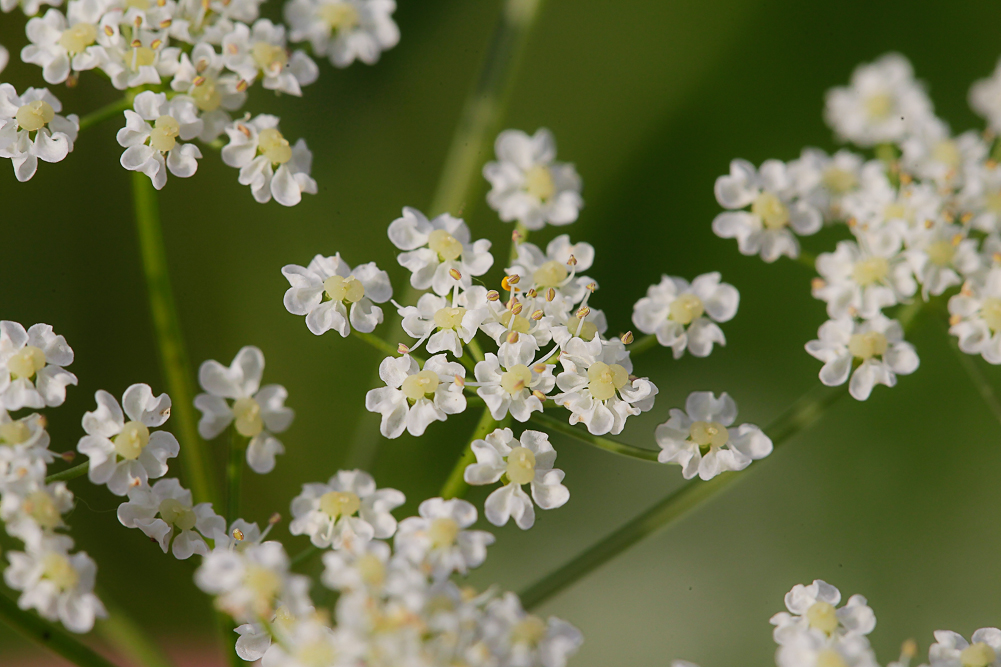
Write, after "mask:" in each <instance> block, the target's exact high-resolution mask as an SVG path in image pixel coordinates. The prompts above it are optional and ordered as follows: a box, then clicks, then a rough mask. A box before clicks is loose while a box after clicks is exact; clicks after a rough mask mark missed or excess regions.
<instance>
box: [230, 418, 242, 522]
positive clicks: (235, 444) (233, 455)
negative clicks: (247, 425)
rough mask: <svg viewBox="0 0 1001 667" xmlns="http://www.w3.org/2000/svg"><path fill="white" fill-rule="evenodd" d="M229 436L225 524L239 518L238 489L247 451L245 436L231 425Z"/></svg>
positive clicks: (240, 486) (240, 485) (240, 484)
mask: <svg viewBox="0 0 1001 667" xmlns="http://www.w3.org/2000/svg"><path fill="white" fill-rule="evenodd" d="M230 428H231V433H230V438H229V461H228V463H227V464H226V525H227V530H228V529H229V528H228V527H229V526H231V525H233V522H234V521H236V520H237V519H239V518H240V491H241V488H242V485H243V459H244V458H245V457H246V452H247V438H245V437H243V436H242V435H240V434H239V433H237V432H236V427H235V426H231V427H230Z"/></svg>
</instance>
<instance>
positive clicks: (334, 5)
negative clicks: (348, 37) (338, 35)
mask: <svg viewBox="0 0 1001 667" xmlns="http://www.w3.org/2000/svg"><path fill="white" fill-rule="evenodd" d="M316 13H317V14H318V15H319V17H320V19H321V20H322V21H323V22H324V23H326V24H327V25H329V26H330V29H331V30H333V31H340V30H350V29H352V28H354V27H357V26H358V24H359V23H360V22H361V17H359V16H358V10H357V9H355V8H354V6H352V5H351V4H350V3H347V2H329V3H324V4H321V5H320V6H319V7H318V8H317V10H316Z"/></svg>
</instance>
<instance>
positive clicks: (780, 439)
mask: <svg viewBox="0 0 1001 667" xmlns="http://www.w3.org/2000/svg"><path fill="white" fill-rule="evenodd" d="M847 393H848V391H847V388H846V387H845V386H841V387H836V388H833V389H832V388H829V387H817V388H815V389H814V390H813V391H810V392H807V393H806V394H805V395H804V396H802V397H801V398H800V399H799V400H798V401H796V403H794V404H793V406H792V407H791V408H789V409H788V410H787V411H786V412H784V413H783V414H782V415H781V416H779V418H778V419H776V420H775V421H774V422H772V423H771V424H770V425H769V426H768V427H767V428H766V429H765V432H766V433H767V434H768V436H769V437H770V438H771V439H772V444H773V445H774V446H775V448H776V449H777V448H778V447H779V446H780V445H782V444H783V443H784V442H786V441H788V440H789V438H791V437H792V436H793V435H795V434H797V433H799V432H800V431H802V430H803V429H805V428H807V427H808V426H810V425H812V424H813V423H814V422H816V421H817V419H819V418H820V416H821V415H822V414H823V413H824V411H825V410H826V409H827V408H828V407H829V406H830V405H831V404H832V403H834V402H835V401H837V400H838V399H839V398H841V397H842V396H845V395H846V394H847ZM533 417H534V415H533ZM757 465H760V464H757ZM751 469H752V470H755V469H757V466H752V468H751ZM747 474H748V472H747V471H743V472H740V473H735V472H726V473H723V474H721V475H718V476H716V477H714V478H713V479H711V480H709V481H708V482H703V481H702V480H693V481H690V482H688V483H686V484H685V485H684V486H682V487H681V488H680V489H678V490H677V491H675V492H674V493H672V494H670V495H669V496H667V497H666V498H664V499H663V500H661V501H660V502H659V503H657V504H656V505H654V506H653V507H651V508H650V509H648V510H647V511H645V512H643V513H642V514H640V515H639V516H638V517H636V518H635V519H633V520H632V521H630V522H629V523H627V524H626V525H624V526H622V527H621V528H619V529H618V530H616V531H615V532H613V533H612V534H611V535H609V536H608V537H606V538H605V539H603V540H601V541H600V542H598V543H597V544H595V545H594V546H592V547H590V548H589V549H587V550H586V551H584V552H583V553H582V554H580V555H579V556H577V557H575V558H574V559H573V560H571V561H570V562H568V563H567V564H565V565H563V566H562V567H560V568H559V569H558V570H556V571H555V572H552V573H550V574H548V575H546V576H545V577H543V578H542V579H541V580H539V581H537V582H536V583H534V584H532V585H531V586H530V587H529V588H528V589H526V590H525V591H524V592H523V593H522V594H521V600H522V604H523V605H524V606H525V608H526V609H531V608H533V607H536V606H538V605H540V604H542V603H543V602H545V601H546V600H548V599H549V598H550V597H552V596H553V595H556V594H557V593H559V592H560V591H562V590H563V589H565V588H566V587H568V586H570V585H571V584H573V583H574V582H576V581H577V580H579V579H581V578H583V577H584V576H586V575H587V574H589V573H590V572H592V571H593V570H595V569H597V568H598V567H600V566H602V565H604V564H605V563H607V562H608V561H610V560H611V559H612V558H614V557H615V556H617V555H619V554H620V553H622V552H623V551H625V550H626V549H628V548H629V547H631V546H633V545H634V544H636V543H637V542H639V541H640V540H642V539H643V538H645V537H648V536H649V535H652V534H653V533H654V532H656V531H658V530H659V529H661V528H663V527H664V526H666V525H668V524H670V523H671V522H673V521H675V520H676V519H679V518H681V517H682V516H684V515H685V514H687V513H688V511H689V510H691V509H694V508H695V507H698V506H699V505H701V504H702V503H703V502H704V501H706V500H708V499H710V498H712V497H714V496H715V495H716V494H718V493H719V492H720V491H722V490H723V489H726V488H728V487H729V486H730V485H732V484H733V483H734V482H736V481H737V480H738V479H744V478H745V477H746V476H747Z"/></svg>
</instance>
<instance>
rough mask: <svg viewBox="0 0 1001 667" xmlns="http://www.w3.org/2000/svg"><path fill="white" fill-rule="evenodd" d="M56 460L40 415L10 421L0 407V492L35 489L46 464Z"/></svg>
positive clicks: (41, 477)
mask: <svg viewBox="0 0 1001 667" xmlns="http://www.w3.org/2000/svg"><path fill="white" fill-rule="evenodd" d="M55 459H56V454H55V453H54V452H52V451H50V450H49V434H48V432H46V430H45V418H44V417H43V416H42V415H40V414H38V413H32V414H29V415H27V416H26V417H22V418H21V419H13V418H11V416H10V415H9V414H7V411H6V410H4V409H2V408H0V489H3V490H4V492H7V491H19V490H20V487H22V486H26V487H30V486H34V485H35V484H36V483H37V482H38V481H39V480H41V479H44V478H45V475H46V472H47V467H48V464H50V463H52V462H53V461H54V460H55Z"/></svg>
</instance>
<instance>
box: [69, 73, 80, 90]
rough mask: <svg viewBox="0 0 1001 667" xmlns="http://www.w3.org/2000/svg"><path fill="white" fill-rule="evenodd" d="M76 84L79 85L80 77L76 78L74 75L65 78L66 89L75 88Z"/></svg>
mask: <svg viewBox="0 0 1001 667" xmlns="http://www.w3.org/2000/svg"><path fill="white" fill-rule="evenodd" d="M78 83H80V77H78V76H77V75H76V74H75V73H74V74H70V75H69V76H67V77H66V87H67V88H76V85H77V84H78Z"/></svg>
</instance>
